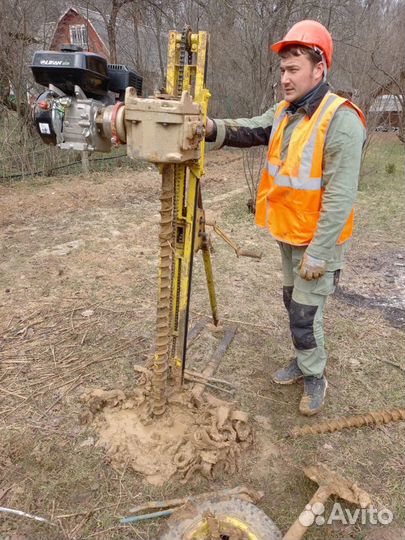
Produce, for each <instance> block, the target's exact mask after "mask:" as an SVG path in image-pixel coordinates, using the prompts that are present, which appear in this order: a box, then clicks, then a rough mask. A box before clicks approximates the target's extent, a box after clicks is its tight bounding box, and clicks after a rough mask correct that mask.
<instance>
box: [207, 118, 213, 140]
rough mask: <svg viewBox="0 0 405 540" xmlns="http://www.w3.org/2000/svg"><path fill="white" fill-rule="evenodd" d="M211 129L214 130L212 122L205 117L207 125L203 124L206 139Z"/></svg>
mask: <svg viewBox="0 0 405 540" xmlns="http://www.w3.org/2000/svg"><path fill="white" fill-rule="evenodd" d="M213 129H214V121H213V120H211V118H208V116H207V123H206V124H205V136H206V137H208V136H209V135H211V133H212V131H213Z"/></svg>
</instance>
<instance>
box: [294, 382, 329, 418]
mask: <svg viewBox="0 0 405 540" xmlns="http://www.w3.org/2000/svg"><path fill="white" fill-rule="evenodd" d="M327 388H328V381H327V380H326V377H325V376H322V377H321V378H320V379H318V377H313V376H307V377H304V395H303V396H302V399H301V402H300V413H301V414H304V415H305V416H312V415H314V414H316V413H317V412H319V411H320V410H321V409H322V407H323V404H324V402H325V394H326V389H327Z"/></svg>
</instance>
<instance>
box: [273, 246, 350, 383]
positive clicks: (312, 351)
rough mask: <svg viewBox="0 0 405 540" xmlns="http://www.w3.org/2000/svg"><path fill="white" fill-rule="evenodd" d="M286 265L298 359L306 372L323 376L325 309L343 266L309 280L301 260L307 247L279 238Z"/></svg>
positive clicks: (286, 300) (286, 298)
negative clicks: (301, 272) (301, 268)
mask: <svg viewBox="0 0 405 540" xmlns="http://www.w3.org/2000/svg"><path fill="white" fill-rule="evenodd" d="M278 244H279V246H280V251H281V261H282V266H283V298H284V304H285V307H286V309H287V311H288V315H289V318H290V329H291V335H292V340H293V345H294V349H295V354H296V357H297V361H298V366H299V368H300V369H301V371H302V372H303V374H304V375H313V376H315V377H321V376H322V374H323V372H324V369H325V365H326V360H327V355H326V351H325V340H324V334H323V310H324V306H325V302H326V299H327V297H328V295H329V294H332V293H333V292H334V291H335V287H336V284H337V281H338V279H339V273H340V270H333V271H327V272H326V273H325V275H323V276H322V277H321V278H319V279H314V280H312V281H306V280H305V279H302V278H301V277H300V275H299V264H300V262H301V259H302V256H303V254H304V252H305V249H306V247H296V246H292V245H290V244H286V243H284V242H278Z"/></svg>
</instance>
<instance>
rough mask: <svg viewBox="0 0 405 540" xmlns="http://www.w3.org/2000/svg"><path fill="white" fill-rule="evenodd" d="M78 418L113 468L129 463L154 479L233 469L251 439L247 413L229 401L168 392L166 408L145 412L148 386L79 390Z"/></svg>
mask: <svg viewBox="0 0 405 540" xmlns="http://www.w3.org/2000/svg"><path fill="white" fill-rule="evenodd" d="M81 399H82V402H83V404H84V406H85V409H84V411H83V413H82V414H81V421H82V422H86V423H90V424H92V425H93V427H94V428H95V429H96V430H97V431H98V434H99V439H98V441H97V446H99V447H100V446H101V447H103V448H105V449H106V451H107V454H108V456H109V457H110V459H111V464H112V466H113V467H115V468H117V469H123V468H125V467H130V468H132V469H133V470H134V471H136V472H138V473H141V474H143V475H144V476H145V480H146V481H147V482H149V483H151V484H153V485H162V484H163V483H164V482H166V481H167V480H169V478H171V477H172V476H173V475H174V474H176V473H179V474H180V475H181V480H180V481H182V482H187V481H188V480H189V479H190V478H191V477H192V475H194V474H195V473H201V474H202V475H204V476H206V477H207V478H216V477H218V476H219V475H220V474H222V473H231V474H232V473H234V472H235V471H237V470H238V467H239V461H240V455H241V452H242V451H243V450H245V449H247V448H248V447H249V446H251V445H252V444H253V431H252V428H251V426H250V424H249V421H248V420H249V419H248V416H247V414H246V413H244V412H242V411H238V410H236V408H235V407H234V406H233V405H232V404H227V403H226V402H222V401H219V400H215V398H214V399H208V400H204V401H200V402H199V403H195V402H193V401H192V399H191V396H190V394H189V393H188V392H186V391H182V392H181V393H173V394H172V395H171V396H170V397H169V402H168V409H167V412H166V413H165V414H164V415H163V416H161V417H154V418H152V417H151V415H150V400H149V395H148V389H147V388H146V389H145V388H140V387H137V388H136V389H135V391H134V392H132V393H131V394H128V393H127V394H126V393H124V392H123V391H122V390H118V389H114V390H109V391H106V390H102V389H95V390H90V391H88V392H86V393H85V394H84V395H83V396H82V398H81Z"/></svg>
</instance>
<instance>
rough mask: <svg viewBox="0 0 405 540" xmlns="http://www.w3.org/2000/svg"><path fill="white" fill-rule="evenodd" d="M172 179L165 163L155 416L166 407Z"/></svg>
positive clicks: (157, 323)
mask: <svg viewBox="0 0 405 540" xmlns="http://www.w3.org/2000/svg"><path fill="white" fill-rule="evenodd" d="M173 182H174V178H173V167H172V166H171V165H165V166H164V167H163V168H162V193H161V196H160V201H161V209H160V216H161V218H160V232H159V247H160V264H159V292H158V301H157V314H156V351H155V357H154V363H153V379H152V388H153V395H152V397H153V401H152V414H154V415H155V416H160V415H162V414H163V413H164V412H165V411H166V387H167V380H168V370H169V346H170V326H171V310H170V290H171V289H170V284H171V268H172V264H171V262H172V253H173V247H172V236H173V233H172V227H173V224H172V222H173Z"/></svg>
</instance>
